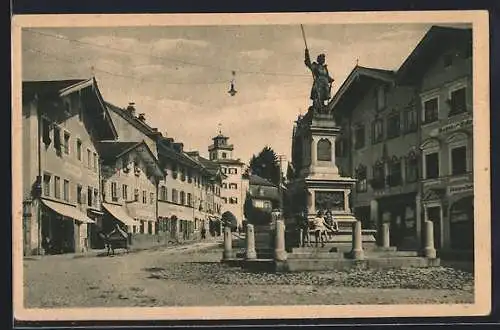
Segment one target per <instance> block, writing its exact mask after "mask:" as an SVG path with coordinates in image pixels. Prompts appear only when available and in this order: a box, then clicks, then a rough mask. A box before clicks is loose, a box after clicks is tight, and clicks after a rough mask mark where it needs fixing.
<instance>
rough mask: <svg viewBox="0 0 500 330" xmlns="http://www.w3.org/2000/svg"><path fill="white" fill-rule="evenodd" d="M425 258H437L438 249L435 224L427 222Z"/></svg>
mask: <svg viewBox="0 0 500 330" xmlns="http://www.w3.org/2000/svg"><path fill="white" fill-rule="evenodd" d="M424 256H425V257H426V258H429V259H435V258H436V249H435V248H434V223H433V222H432V221H428V220H426V221H425V247H424Z"/></svg>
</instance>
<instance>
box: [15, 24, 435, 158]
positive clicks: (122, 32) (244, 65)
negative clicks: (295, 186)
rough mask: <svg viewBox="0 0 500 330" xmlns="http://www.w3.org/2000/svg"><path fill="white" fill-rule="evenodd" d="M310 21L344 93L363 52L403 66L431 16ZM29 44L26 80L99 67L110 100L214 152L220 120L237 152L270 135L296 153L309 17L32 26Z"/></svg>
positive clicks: (269, 141) (282, 149)
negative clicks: (240, 22) (290, 21)
mask: <svg viewBox="0 0 500 330" xmlns="http://www.w3.org/2000/svg"><path fill="white" fill-rule="evenodd" d="M304 28H305V32H306V36H307V43H308V46H309V49H310V52H311V57H312V58H313V59H315V58H316V56H317V54H319V53H320V52H323V53H326V60H327V64H328V66H329V70H330V72H331V75H332V76H333V77H334V79H335V82H334V85H333V87H332V92H333V93H334V92H335V91H336V90H337V89H338V88H339V86H340V85H341V84H342V82H343V81H344V80H345V78H346V77H347V75H348V74H349V72H350V71H351V70H352V69H353V67H354V66H355V65H356V60H358V61H359V65H362V66H368V67H377V68H383V69H394V70H396V69H397V68H398V67H399V66H400V65H401V64H402V62H403V60H404V59H405V58H406V56H408V54H409V53H410V52H411V50H412V49H413V48H414V47H415V46H416V44H417V43H418V42H419V41H420V39H421V38H422V37H423V36H424V34H425V33H426V31H427V30H428V29H429V28H430V25H427V24H426V25H423V24H403V25H401V24H397V25H389V24H371V25H360V24H352V25H305V26H304ZM22 47H23V53H22V57H23V61H22V65H23V67H22V70H23V71H22V75H23V80H56V79H71V78H88V77H90V76H92V74H94V75H95V76H96V79H97V82H98V84H99V88H100V90H101V92H102V94H103V96H104V98H105V99H106V100H107V101H109V102H111V103H113V104H115V105H118V106H122V107H125V106H126V105H127V104H128V102H130V101H133V102H135V103H136V107H137V109H138V112H143V113H145V114H146V118H147V121H148V123H149V124H150V125H151V126H153V127H157V128H158V129H159V130H160V131H161V132H163V133H164V134H165V132H166V133H167V135H168V136H170V137H173V138H174V139H175V140H179V141H182V142H184V145H185V148H186V149H187V150H199V151H200V152H201V153H202V154H204V155H206V154H207V146H208V145H209V144H210V143H211V138H212V137H213V136H214V135H216V134H217V132H218V127H219V124H220V125H221V129H222V132H223V133H224V134H225V135H228V136H229V137H230V142H232V143H233V144H234V145H235V157H238V158H241V159H242V160H243V161H245V162H247V161H248V160H249V159H250V157H251V156H252V154H255V153H257V152H258V151H260V150H261V149H262V148H263V147H264V146H266V145H269V146H270V147H272V148H273V149H274V150H275V151H276V152H277V153H278V154H284V155H286V156H287V158H288V159H289V156H290V154H291V150H290V148H291V147H290V145H291V144H290V137H291V132H292V126H293V121H294V120H295V119H296V118H297V115H298V114H299V113H304V112H305V111H306V109H307V107H308V105H309V103H310V101H309V99H308V98H309V91H310V86H311V83H312V77H311V74H310V72H309V71H308V69H307V68H306V67H305V66H304V63H303V56H304V42H303V39H302V34H301V30H300V26H299V25H261V26H248V25H245V26H188V27H181V26H170V27H168V26H163V27H140V28H138V27H134V28H123V27H121V28H57V29H47V28H44V29H34V28H30V29H23V34H22ZM92 67H94V69H93V70H92ZM232 70H234V71H235V72H236V90H237V91H238V93H237V94H236V96H234V97H231V96H229V94H228V93H227V91H228V89H229V82H230V80H231V71H232Z"/></svg>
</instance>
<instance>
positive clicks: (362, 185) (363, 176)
mask: <svg viewBox="0 0 500 330" xmlns="http://www.w3.org/2000/svg"><path fill="white" fill-rule="evenodd" d="M356 179H357V180H358V182H357V184H356V190H357V191H358V192H365V191H366V190H367V173H366V166H364V165H359V166H358V168H357V169H356Z"/></svg>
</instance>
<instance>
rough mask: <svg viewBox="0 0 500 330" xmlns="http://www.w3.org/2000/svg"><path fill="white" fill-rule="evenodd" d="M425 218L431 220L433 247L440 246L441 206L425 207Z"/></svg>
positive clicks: (437, 247)
mask: <svg viewBox="0 0 500 330" xmlns="http://www.w3.org/2000/svg"><path fill="white" fill-rule="evenodd" d="M427 219H429V221H432V223H433V228H434V248H435V249H440V248H441V221H442V219H441V207H440V206H431V207H428V208H427Z"/></svg>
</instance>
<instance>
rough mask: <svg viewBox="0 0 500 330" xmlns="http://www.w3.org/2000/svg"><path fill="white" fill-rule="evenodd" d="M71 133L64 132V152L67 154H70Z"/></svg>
mask: <svg viewBox="0 0 500 330" xmlns="http://www.w3.org/2000/svg"><path fill="white" fill-rule="evenodd" d="M69 137H70V135H69V133H68V132H64V144H63V151H64V153H65V154H67V155H68V154H69Z"/></svg>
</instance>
